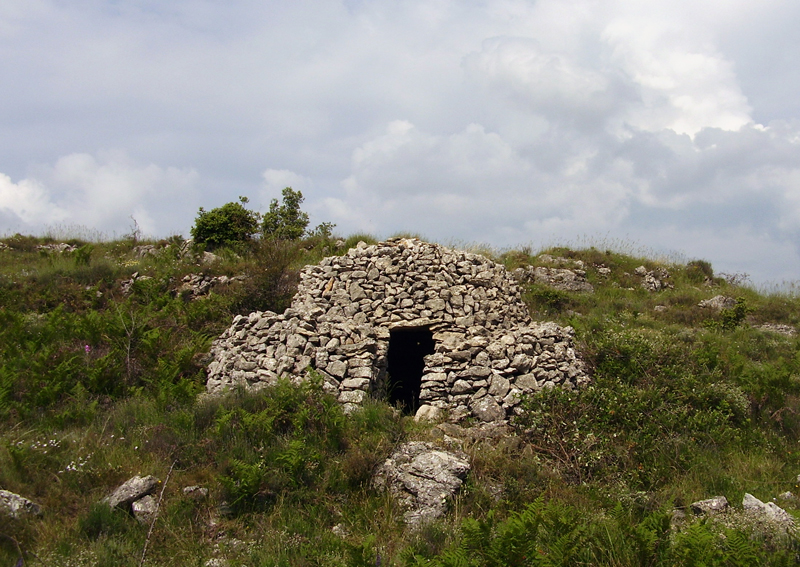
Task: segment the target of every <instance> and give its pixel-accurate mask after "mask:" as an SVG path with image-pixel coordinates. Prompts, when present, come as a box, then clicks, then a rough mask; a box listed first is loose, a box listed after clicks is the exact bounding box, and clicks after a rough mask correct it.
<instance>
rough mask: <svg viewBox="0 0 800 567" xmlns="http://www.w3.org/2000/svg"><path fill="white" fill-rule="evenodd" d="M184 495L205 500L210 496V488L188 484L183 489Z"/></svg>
mask: <svg viewBox="0 0 800 567" xmlns="http://www.w3.org/2000/svg"><path fill="white" fill-rule="evenodd" d="M183 495H184V496H186V497H188V498H191V499H192V500H205V499H206V498H208V488H204V487H202V486H197V485H193V486H186V487H184V489H183Z"/></svg>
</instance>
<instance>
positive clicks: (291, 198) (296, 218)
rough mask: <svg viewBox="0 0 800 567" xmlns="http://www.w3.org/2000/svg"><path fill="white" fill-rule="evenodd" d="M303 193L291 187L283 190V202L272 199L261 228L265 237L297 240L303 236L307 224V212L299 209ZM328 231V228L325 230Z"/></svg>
mask: <svg viewBox="0 0 800 567" xmlns="http://www.w3.org/2000/svg"><path fill="white" fill-rule="evenodd" d="M302 202H303V194H302V193H301V192H300V191H294V190H293V189H292V188H291V187H286V188H284V190H283V204H278V200H277V199H273V200H272V202H271V203H270V205H269V212H268V213H267V214H265V215H264V223H263V224H262V227H261V230H262V232H263V234H264V236H265V237H267V238H277V239H279V240H297V239H299V238H301V237H302V236H303V234H304V233H305V231H306V227H307V226H308V213H304V212H303V211H301V210H300V204H301V203H302ZM327 232H328V233H329V232H330V230H328V231H327Z"/></svg>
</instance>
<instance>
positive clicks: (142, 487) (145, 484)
mask: <svg viewBox="0 0 800 567" xmlns="http://www.w3.org/2000/svg"><path fill="white" fill-rule="evenodd" d="M160 483H161V481H160V480H158V479H157V478H156V477H154V476H152V475H148V476H145V477H141V476H135V477H133V478H131V479H128V480H127V481H125V482H124V483H123V484H122V485H120V486H119V487H117V489H116V490H114V492H112V493H111V494H109V495H108V496H106V497H105V498H103V500H102V501H101V502H104V503H106V504H108V505H109V506H110V507H111V508H118V507H119V508H126V509H127V508H129V507H130V506H131V504H133V503H134V502H136V501H137V500H140V499H142V498H144V497H145V496H148V495H150V494H152V493H153V492H154V491H155V489H156V488H157V487H158V485H159V484H160Z"/></svg>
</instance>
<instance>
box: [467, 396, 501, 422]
mask: <svg viewBox="0 0 800 567" xmlns="http://www.w3.org/2000/svg"><path fill="white" fill-rule="evenodd" d="M472 413H474V414H475V417H477V418H478V419H480V420H481V421H499V420H501V419H504V418H505V417H506V412H505V410H504V409H503V408H502V407H500V404H498V403H497V402H496V401H495V400H494V398H493V397H491V396H487V397H485V398H481V399H480V401H478V403H476V404H475V405H474V406H472Z"/></svg>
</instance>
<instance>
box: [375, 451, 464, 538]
mask: <svg viewBox="0 0 800 567" xmlns="http://www.w3.org/2000/svg"><path fill="white" fill-rule="evenodd" d="M470 468H471V467H470V464H469V461H468V460H467V457H466V455H464V454H462V453H454V452H450V451H445V450H443V449H440V448H437V447H436V446H435V445H433V444H431V443H424V442H422V441H411V442H409V443H405V444H403V445H401V446H400V447H398V448H397V450H395V451H394V452H393V453H392V454H391V456H390V457H389V458H388V459H386V461H385V462H384V463H383V464H382V465H381V466H380V467H379V468H378V470H377V471H376V473H375V476H374V478H373V483H374V485H375V486H376V487H377V488H382V489H386V490H388V491H389V492H390V493H391V494H392V495H393V496H394V497H395V498H396V499H397V500H398V502H399V503H400V505H401V506H403V508H405V510H406V512H405V513H404V514H403V518H404V519H405V521H406V523H407V524H409V525H411V526H418V525H420V524H423V523H425V522H429V521H431V520H435V519H436V518H439V517H441V516H442V515H443V514H444V513H445V512H446V511H447V500H448V498H451V497H452V496H454V495H455V494H456V493H457V492H458V490H459V488H461V484H462V483H463V481H464V479H465V478H466V476H467V473H468V472H469V470H470Z"/></svg>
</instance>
